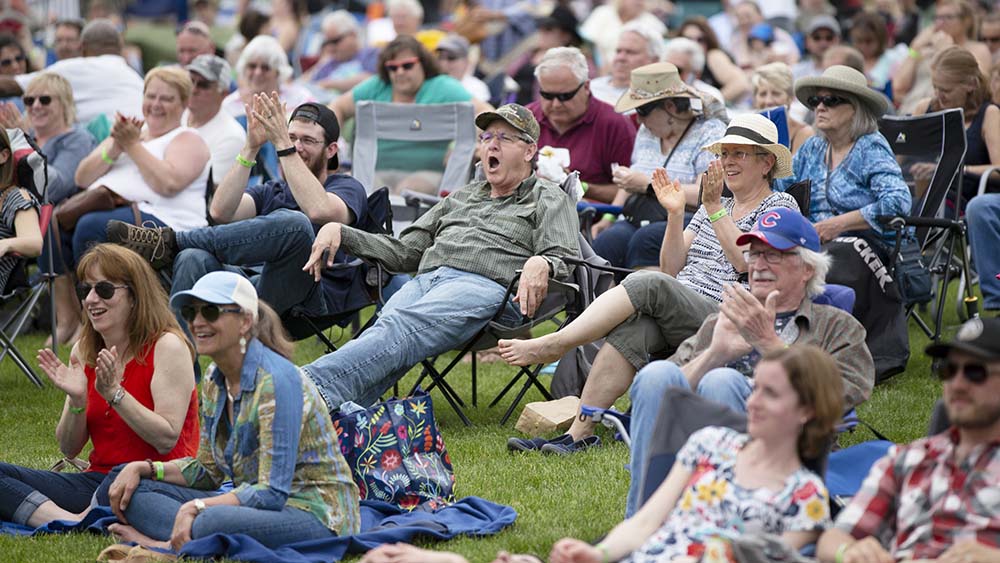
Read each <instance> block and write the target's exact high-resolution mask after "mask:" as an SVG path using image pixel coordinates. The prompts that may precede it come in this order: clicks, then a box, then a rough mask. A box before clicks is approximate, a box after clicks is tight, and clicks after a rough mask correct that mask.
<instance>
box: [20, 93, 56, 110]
mask: <svg viewBox="0 0 1000 563" xmlns="http://www.w3.org/2000/svg"><path fill="white" fill-rule="evenodd" d="M21 99H22V100H23V101H24V107H26V108H30V107H31V106H33V105H35V100H38V103H40V104H42V105H43V106H47V105H49V104H51V103H52V96H38V97H35V96H25V97H23V98H21Z"/></svg>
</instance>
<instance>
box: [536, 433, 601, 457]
mask: <svg viewBox="0 0 1000 563" xmlns="http://www.w3.org/2000/svg"><path fill="white" fill-rule="evenodd" d="M600 445H601V439H600V438H598V437H597V436H587V437H586V438H580V439H579V440H577V441H575V442H570V443H569V444H554V443H552V442H549V443H548V444H545V445H544V446H542V447H541V450H542V453H545V454H556V455H569V454H573V453H576V452H581V451H583V450H586V449H589V448H595V447H597V446H600Z"/></svg>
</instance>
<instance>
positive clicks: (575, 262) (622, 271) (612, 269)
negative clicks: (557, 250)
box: [562, 256, 635, 276]
mask: <svg viewBox="0 0 1000 563" xmlns="http://www.w3.org/2000/svg"><path fill="white" fill-rule="evenodd" d="M562 261H563V262H566V263H567V264H572V265H574V266H583V267H585V268H593V269H594V270H600V271H602V272H611V273H616V274H624V275H626V276H627V275H629V274H631V273H632V272H634V271H635V270H630V269H628V268H619V267H617V266H605V265H603V264H594V263H592V262H587V261H586V260H583V259H581V258H575V257H570V256H565V257H563V259H562Z"/></svg>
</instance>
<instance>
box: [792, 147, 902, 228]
mask: <svg viewBox="0 0 1000 563" xmlns="http://www.w3.org/2000/svg"><path fill="white" fill-rule="evenodd" d="M828 146H829V144H828V143H827V142H826V140H825V139H823V138H822V137H820V136H819V135H815V136H813V137H810V138H809V139H807V140H806V142H805V143H804V144H803V145H802V147H801V148H799V152H797V153H795V157H794V158H793V159H792V169H793V170H794V171H795V175H794V176H793V177H791V178H784V179H781V180H777V181H775V189H777V190H781V191H784V190H786V189H787V188H788V187H789V186H790V185H792V183H794V182H799V181H802V180H806V179H810V180H812V200H811V202H810V204H809V219H810V220H811V221H812V222H814V223H817V222H819V221H822V220H824V219H829V218H830V217H834V216H836V215H843V214H844V213H848V212H850V211H854V210H855V209H859V210H861V216H862V217H864V218H865V221H867V222H868V224H869V225H871V227H872V230H873V231H875V232H876V233H878V234H879V235H881V237H882V238H883V239H884V240H885V241H887V242H892V241H894V240H895V237H894V234H893V233H894V231H892V230H891V229H885V228H884V227H883V226H882V225H881V224H879V222H878V220H877V218H878V216H879V215H908V214H909V213H910V206H911V203H912V201H911V196H910V189H909V188H908V187H907V186H906V182H905V181H903V173H902V171H901V170H900V168H899V164H898V163H897V162H896V157H895V155H894V154H893V152H892V148H890V147H889V142H888V141H886V140H885V137H883V136H882V134H881V133H878V132H875V133H869V134H867V135H863V136H861V137H860V138H858V140H857V141H855V143H854V147H852V148H851V151H850V152H849V153H847V157H845V158H844V160H843V161H842V162H841V163H840V164H839V165H838V166H837V167H836V168H835V169H834V170H833V173H832V174H831V175H830V179H829V180H830V181H829V183H828V182H827V166H826V152H827V148H828Z"/></svg>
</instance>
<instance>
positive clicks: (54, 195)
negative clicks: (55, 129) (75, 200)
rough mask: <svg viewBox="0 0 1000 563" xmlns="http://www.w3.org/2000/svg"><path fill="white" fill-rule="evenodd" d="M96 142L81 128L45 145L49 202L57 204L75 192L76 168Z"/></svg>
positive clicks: (54, 138) (43, 148)
mask: <svg viewBox="0 0 1000 563" xmlns="http://www.w3.org/2000/svg"><path fill="white" fill-rule="evenodd" d="M96 146H97V141H96V140H95V139H94V137H93V136H92V135H91V134H90V132H89V131H87V130H86V129H84V128H83V127H73V128H72V129H70V130H69V131H67V132H65V133H63V134H62V135H56V136H55V137H52V138H51V139H49V140H48V142H46V143H45V146H44V147H42V152H44V153H45V156H46V157H48V160H49V194H48V196H49V201H51V202H52V203H58V202H60V201H62V200H64V199H66V198H67V197H69V196H71V195H73V194H75V193H76V191H77V186H76V180H75V179H74V176H75V175H76V168H77V167H78V166H80V161H81V160H83V159H84V157H86V156H87V155H88V154H90V151H92V150H94V147H96Z"/></svg>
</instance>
